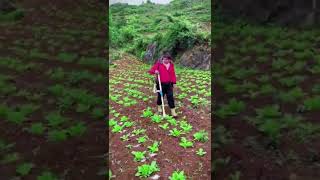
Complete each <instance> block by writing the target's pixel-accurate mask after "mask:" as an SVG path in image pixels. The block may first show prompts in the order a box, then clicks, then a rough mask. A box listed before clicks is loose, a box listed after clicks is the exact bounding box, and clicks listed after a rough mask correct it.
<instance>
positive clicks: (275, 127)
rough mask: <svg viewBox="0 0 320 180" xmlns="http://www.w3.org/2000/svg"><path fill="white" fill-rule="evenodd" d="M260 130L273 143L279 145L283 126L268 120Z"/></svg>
mask: <svg viewBox="0 0 320 180" xmlns="http://www.w3.org/2000/svg"><path fill="white" fill-rule="evenodd" d="M258 129H259V130H260V131H262V132H263V133H265V134H266V135H267V136H268V137H269V138H270V139H271V141H272V142H273V143H277V142H278V139H279V137H280V136H281V129H282V126H281V124H280V123H279V122H278V121H276V120H273V119H267V120H266V121H265V122H264V123H262V124H261V125H260V126H259V127H258Z"/></svg>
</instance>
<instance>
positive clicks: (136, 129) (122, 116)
mask: <svg viewBox="0 0 320 180" xmlns="http://www.w3.org/2000/svg"><path fill="white" fill-rule="evenodd" d="M150 67H151V65H146V64H144V63H142V62H141V61H138V60H137V59H136V58H134V57H133V56H130V55H124V56H123V57H122V59H120V60H118V61H116V62H115V63H114V64H113V65H111V66H110V69H109V77H110V80H109V168H110V169H109V175H110V176H111V179H144V178H148V177H151V178H152V179H175V180H177V179H210V178H211V172H210V171H211V168H210V167H211V164H210V160H211V147H210V146H211V143H210V141H211V133H210V132H211V131H210V128H211V120H210V117H211V109H210V107H211V101H210V97H211V77H210V71H199V70H189V69H182V68H177V67H176V73H177V87H176V88H175V89H174V90H173V91H174V94H175V103H176V106H177V107H176V108H177V113H178V115H179V116H178V118H176V119H174V118H173V117H171V116H167V117H165V118H162V116H159V115H158V114H157V113H156V108H157V107H156V106H157V105H156V94H154V93H153V92H152V88H153V79H154V76H151V75H149V74H148V73H147V71H148V70H149V69H150ZM165 104H166V107H165V108H166V112H167V113H168V114H169V113H170V109H169V107H168V106H167V101H166V99H165Z"/></svg>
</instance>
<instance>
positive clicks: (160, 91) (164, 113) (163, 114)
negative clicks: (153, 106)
mask: <svg viewBox="0 0 320 180" xmlns="http://www.w3.org/2000/svg"><path fill="white" fill-rule="evenodd" d="M158 82H159V89H160V90H157V91H156V92H158V93H160V96H161V103H162V116H163V117H164V116H166V112H165V110H164V101H163V93H162V87H161V81H160V74H158Z"/></svg>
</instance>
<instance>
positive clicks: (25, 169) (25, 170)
mask: <svg viewBox="0 0 320 180" xmlns="http://www.w3.org/2000/svg"><path fill="white" fill-rule="evenodd" d="M33 167H34V165H33V164H32V163H23V164H20V165H19V166H18V167H17V169H16V172H17V173H18V174H19V175H20V176H25V175H28V174H29V173H30V171H31V169H32V168H33Z"/></svg>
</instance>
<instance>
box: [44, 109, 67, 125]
mask: <svg viewBox="0 0 320 180" xmlns="http://www.w3.org/2000/svg"><path fill="white" fill-rule="evenodd" d="M45 119H46V120H47V121H48V125H49V126H52V127H57V126H59V125H61V124H63V123H64V122H66V121H67V119H66V118H64V117H62V116H61V114H60V113H59V112H51V113H49V114H48V115H46V117H45Z"/></svg>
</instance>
